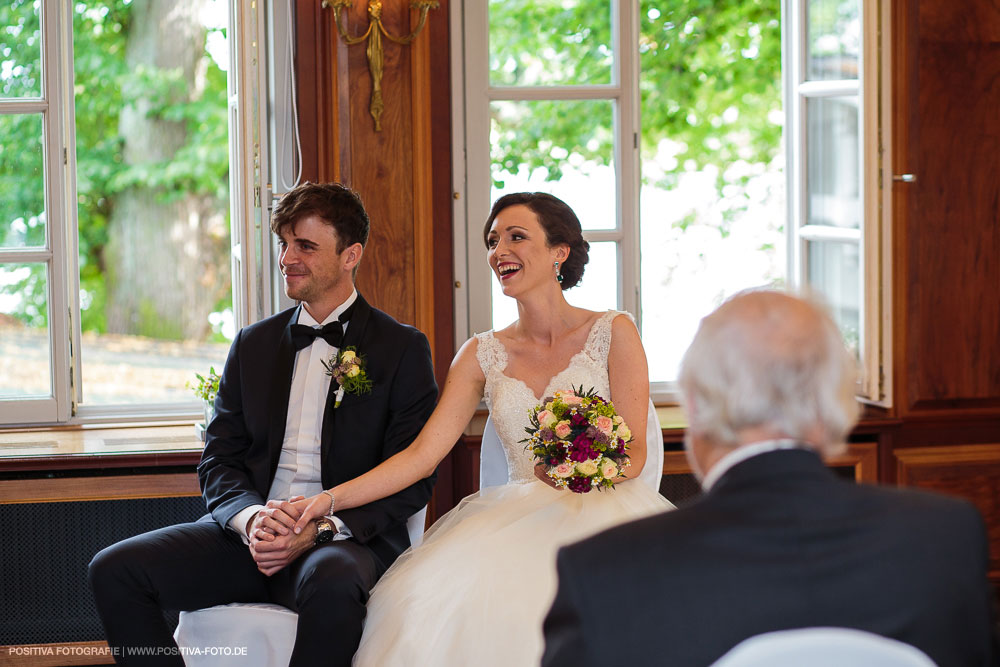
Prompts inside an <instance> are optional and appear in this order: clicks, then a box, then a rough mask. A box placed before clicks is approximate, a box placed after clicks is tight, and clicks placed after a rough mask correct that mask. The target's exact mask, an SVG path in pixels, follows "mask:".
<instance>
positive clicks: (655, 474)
mask: <svg viewBox="0 0 1000 667" xmlns="http://www.w3.org/2000/svg"><path fill="white" fill-rule="evenodd" d="M662 476H663V431H662V429H661V428H660V420H659V419H658V418H657V416H656V409H655V408H654V407H653V401H652V400H650V401H649V411H648V413H647V417H646V465H645V466H643V468H642V472H641V473H639V480H640V481H642V482H644V483H645V484H647V485H649V486H650V488H652V489H653V490H654V491H659V490H660V478H661V477H662ZM506 483H507V459H506V458H505V457H504V453H503V445H502V444H501V443H500V436H498V435H497V430H496V427H495V426H493V419H492V418H490V417H487V419H486V426H484V427H483V443H482V446H481V447H480V450H479V488H481V489H485V488H486V487H488V486H499V485H500V484H506Z"/></svg>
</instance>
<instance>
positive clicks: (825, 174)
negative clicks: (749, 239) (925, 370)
mask: <svg viewBox="0 0 1000 667" xmlns="http://www.w3.org/2000/svg"><path fill="white" fill-rule="evenodd" d="M884 4H887V3H884ZM785 9H786V15H785V22H786V27H787V29H786V32H785V35H786V42H785V48H786V53H785V56H786V57H785V63H786V72H785V76H786V86H787V92H786V100H787V108H786V112H787V118H788V123H787V133H786V137H787V152H788V172H787V174H788V189H789V206H788V247H789V253H788V255H789V282H790V283H791V284H793V285H797V286H801V287H804V288H806V289H807V290H808V291H812V292H815V293H818V294H819V295H822V297H823V299H824V301H825V302H826V304H827V305H828V306H829V308H830V309H831V311H832V313H833V316H834V319H835V320H836V322H837V325H838V326H839V327H840V330H841V333H842V335H843V337H844V341H845V343H846V344H847V345H848V347H849V348H850V349H851V350H852V351H853V352H854V354H855V356H856V357H857V359H858V361H859V363H860V365H861V368H862V371H863V372H862V379H861V382H860V386H859V395H860V396H861V397H863V398H865V399H867V400H869V401H872V402H878V403H882V404H885V402H886V401H888V400H889V397H890V396H891V391H890V388H889V386H888V382H890V381H891V373H885V372H884V371H883V368H884V367H886V365H887V363H888V353H889V349H890V346H889V340H890V339H889V331H888V325H887V320H885V318H884V317H883V314H885V313H888V312H890V310H889V303H888V298H889V294H890V293H891V290H890V289H888V283H887V281H888V278H889V271H888V262H889V255H888V250H889V243H888V233H889V229H888V220H889V217H888V210H889V209H888V206H889V199H888V188H887V187H885V184H884V182H883V179H884V178H885V175H886V174H888V173H891V172H889V170H888V169H887V168H886V167H887V165H885V164H883V161H882V156H883V155H887V154H888V151H886V150H885V146H884V143H883V142H884V137H887V136H889V135H888V132H887V131H886V128H885V125H886V123H885V122H884V119H887V114H886V110H887V109H888V104H887V103H886V100H887V99H888V98H887V95H886V92H885V91H887V90H888V82H887V80H888V75H887V73H888V71H889V70H888V67H887V63H885V62H884V61H883V58H882V53H883V51H882V49H881V48H880V44H879V37H880V35H881V38H882V39H883V40H885V39H886V36H885V33H884V30H886V29H887V26H888V21H887V20H886V19H885V17H884V16H883V15H882V13H883V12H884V11H886V7H885V6H883V3H879V2H871V3H868V2H864V3H863V2H862V0H792V1H790V2H787V3H786V8H785ZM880 27H881V28H882V30H880Z"/></svg>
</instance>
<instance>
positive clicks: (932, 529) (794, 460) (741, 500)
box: [542, 291, 998, 667]
mask: <svg viewBox="0 0 1000 667" xmlns="http://www.w3.org/2000/svg"><path fill="white" fill-rule="evenodd" d="M855 367H856V365H855V363H854V360H853V358H852V357H851V356H850V354H849V353H848V352H847V350H846V349H845V348H844V345H843V342H842V340H841V337H840V333H839V331H838V330H837V327H836V325H835V324H834V322H833V320H832V319H831V318H830V317H829V315H828V314H827V313H826V312H825V311H824V310H823V309H821V308H819V307H817V306H816V305H814V304H812V303H810V302H808V301H806V300H803V299H799V298H796V297H793V296H790V295H788V294H784V293H780V292H775V291H750V292H744V293H741V294H738V295H736V296H735V297H733V298H731V299H729V300H728V301H726V302H725V303H724V304H723V305H722V306H721V307H720V308H719V309H717V310H716V311H715V312H714V313H712V314H710V315H709V316H708V317H706V318H705V319H704V320H703V321H702V323H701V326H700V328H699V330H698V333H697V335H696V336H695V339H694V341H693V343H692V344H691V347H690V348H689V349H688V351H687V354H686V355H685V357H684V361H683V364H682V369H681V373H680V381H679V382H680V388H681V392H682V396H683V403H684V408H685V411H686V413H687V417H688V424H689V426H688V429H687V435H686V438H685V448H686V452H687V455H688V459H689V461H690V463H691V467H692V469H693V470H694V471H695V474H696V475H697V476H698V478H699V480H700V481H701V483H702V487H703V488H704V490H705V493H704V495H703V496H702V497H700V498H699V499H698V500H696V501H694V502H693V503H691V504H690V505H688V506H687V507H682V508H680V509H677V510H675V511H673V512H666V513H664V514H661V515H657V516H655V517H651V518H648V519H643V520H641V521H637V522H634V523H631V524H627V525H625V526H620V527H617V528H615V529H612V530H610V531H607V532H605V533H602V534H600V535H597V536H595V537H592V538H590V539H588V540H585V541H583V542H581V543H578V544H576V545H572V546H569V547H566V548H564V549H562V550H561V551H560V552H559V557H558V569H559V582H560V583H559V591H558V594H557V597H556V600H555V603H554V605H553V607H552V609H551V611H550V612H549V615H548V617H547V618H546V620H545V627H544V629H545V638H546V648H545V656H544V659H543V663H542V664H543V666H544V667H556V666H561V665H573V666H574V667H583V666H586V665H610V664H617V665H630V667H631V666H635V665H653V664H656V665H670V666H671V667H685V666H705V665H709V664H711V663H712V662H713V661H715V660H717V659H718V658H719V657H721V656H722V655H723V654H725V653H726V652H727V651H728V650H729V649H731V648H732V647H733V646H735V645H736V644H738V643H740V642H741V641H742V640H744V639H747V638H748V637H752V636H754V635H758V634H761V633H765V632H771V631H775V630H784V629H792V628H803V627H822V626H835V627H846V628H855V629H860V630H866V631H869V632H873V633H876V634H880V635H883V636H885V637H891V638H894V639H897V640H900V641H903V642H906V643H908V644H911V645H913V646H916V647H917V648H919V649H921V650H922V651H924V652H925V653H926V654H927V655H928V656H930V657H931V658H932V659H933V660H934V661H935V662H936V663H937V664H938V665H939V666H940V667H949V666H952V665H955V666H958V665H992V664H996V663H997V660H998V652H997V647H996V639H995V635H994V632H995V629H994V625H993V619H992V616H993V611H992V596H991V591H990V587H989V585H988V583H987V579H986V571H987V560H988V554H987V543H986V534H985V530H984V527H983V522H982V519H981V517H980V516H979V513H978V512H977V511H976V509H975V508H974V507H973V506H972V505H971V504H969V503H967V502H965V501H963V500H959V499H955V498H949V497H945V496H940V495H936V494H930V493H925V492H919V491H914V490H902V489H887V488H880V487H877V486H874V485H858V484H854V483H851V482H848V481H844V480H841V479H840V478H838V477H837V476H836V475H835V474H834V473H832V472H831V471H830V470H829V469H827V468H826V467H825V466H824V464H823V461H822V457H826V456H829V455H831V454H836V453H838V452H840V451H841V450H842V449H843V447H844V442H845V438H846V437H847V434H848V432H849V431H850V429H851V428H852V427H853V426H854V424H855V422H856V420H857V417H858V412H859V411H858V405H857V402H856V401H855V399H854V385H855V378H856V371H855ZM595 582H597V583H601V582H603V583H601V585H595ZM608 583H611V584H613V585H611V586H608V585H606V584H608Z"/></svg>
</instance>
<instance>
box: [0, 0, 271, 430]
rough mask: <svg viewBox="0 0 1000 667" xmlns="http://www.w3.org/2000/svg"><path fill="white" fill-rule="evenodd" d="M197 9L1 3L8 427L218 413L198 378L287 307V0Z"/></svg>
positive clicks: (214, 3)
mask: <svg viewBox="0 0 1000 667" xmlns="http://www.w3.org/2000/svg"><path fill="white" fill-rule="evenodd" d="M189 4H190V5H191V7H192V8H193V9H192V10H191V11H190V12H179V11H177V6H176V3H174V2H172V0H131V1H128V0H81V1H80V2H74V3H67V2H47V1H45V2H38V1H34V0H13V1H12V2H7V3H4V6H2V7H0V24H2V25H3V26H4V29H3V34H2V35H0V42H2V43H0V154H2V155H3V160H2V163H0V191H2V192H3V193H4V197H3V198H2V203H0V426H2V425H9V426H23V425H45V424H72V423H98V422H110V421H115V422H122V421H149V420H156V419H178V418H185V419H186V418H194V417H197V416H200V415H201V412H202V408H201V405H200V403H199V402H198V400H197V399H196V398H195V397H194V395H193V393H192V391H191V389H190V387H189V386H188V383H189V382H191V381H193V380H194V379H195V377H194V376H195V373H202V374H205V373H206V372H207V371H208V369H209V367H214V368H215V369H216V371H221V368H222V365H223V363H224V361H225V358H226V354H227V351H228V347H229V341H231V340H232V336H233V335H234V332H235V330H236V329H237V328H239V327H240V326H243V325H245V324H249V323H251V322H253V321H256V320H258V319H260V318H261V317H265V316H267V315H269V314H270V313H271V312H272V311H273V308H274V305H273V304H274V302H275V297H274V281H273V280H272V277H271V270H272V268H271V267H272V248H271V244H270V243H269V232H268V221H267V214H268V208H267V205H266V204H265V205H263V206H262V204H261V202H262V201H264V202H266V201H268V196H269V195H268V191H267V186H266V184H267V182H268V173H267V172H268V165H269V162H268V151H267V147H268V136H269V134H270V130H269V127H270V126H269V124H268V123H269V116H268V108H267V104H268V95H267V91H268V82H269V76H268V74H269V73H268V71H267V67H268V63H269V59H268V53H267V46H268V45H269V42H268V39H270V40H271V42H270V43H276V42H277V40H284V41H281V42H280V44H281V45H282V47H287V45H288V43H289V42H288V41H287V40H288V39H289V37H288V35H287V26H289V25H290V24H291V23H290V21H288V20H287V19H286V20H284V21H283V22H282V25H283V26H285V31H286V32H285V33H281V31H275V30H270V31H269V30H268V28H267V27H268V25H269V22H271V21H272V20H273V16H272V15H269V14H268V13H267V12H268V10H274V11H278V10H280V11H282V12H286V11H287V10H288V9H289V7H288V3H285V2H276V3H266V4H267V5H268V7H265V3H259V2H258V3H241V2H236V1H235V0H230V1H229V2H227V1H225V0H222V1H220V0H200V2H195V3H189ZM185 7H187V5H185ZM288 13H290V12H288ZM164 21H171V22H172V23H170V26H169V29H167V28H164ZM269 32H270V35H269ZM279 33H280V34H279ZM276 34H278V36H277V37H276V36H275V35H276ZM265 37H267V39H266V38H265ZM164 40H169V44H167V43H166V42H165V41H164ZM168 46H169V47H170V48H167V47H168ZM171 58H174V60H171ZM282 75H286V74H282Z"/></svg>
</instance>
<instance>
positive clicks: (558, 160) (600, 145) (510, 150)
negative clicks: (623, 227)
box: [483, 100, 617, 230]
mask: <svg viewBox="0 0 1000 667" xmlns="http://www.w3.org/2000/svg"><path fill="white" fill-rule="evenodd" d="M490 115H491V122H490V126H491V131H490V157H491V159H492V163H491V165H490V171H491V173H492V177H493V188H492V192H491V198H492V201H496V200H497V198H499V197H500V196H501V195H504V194H507V193H510V192H524V191H531V192H548V193H550V194H553V195H555V196H556V197H559V198H560V199H562V200H563V201H565V202H566V203H567V204H569V205H570V207H572V209H573V210H574V211H575V212H576V214H577V216H578V217H579V218H580V224H581V225H583V228H584V229H585V230H597V229H614V228H615V227H616V226H617V216H616V214H615V211H616V204H615V171H614V157H613V156H614V143H613V141H614V139H613V137H612V135H611V127H612V102H610V101H606V100H596V101H595V100H588V101H572V102H567V101H554V100H552V101H550V100H545V101H539V102H494V103H493V104H491V105H490ZM581 118H586V119H587V122H586V123H581V122H580V119H581ZM483 217H484V219H485V215H484V216H483Z"/></svg>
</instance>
